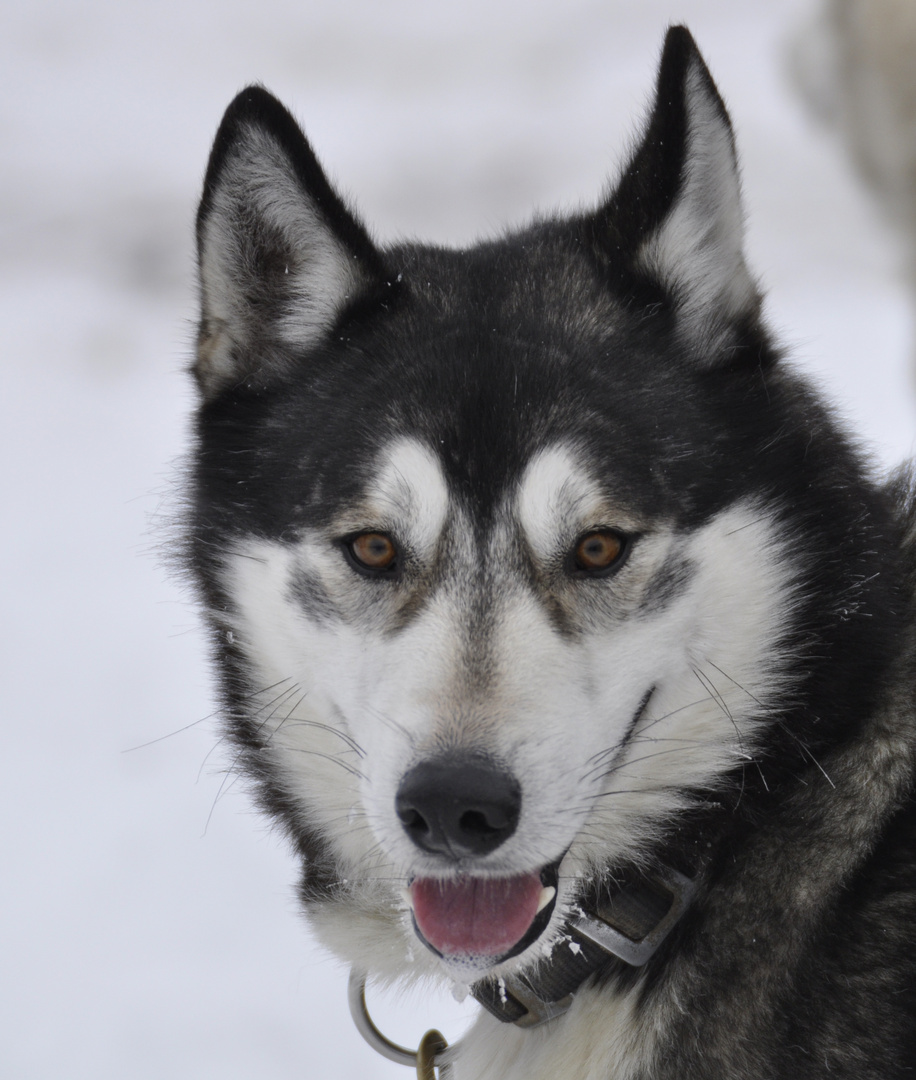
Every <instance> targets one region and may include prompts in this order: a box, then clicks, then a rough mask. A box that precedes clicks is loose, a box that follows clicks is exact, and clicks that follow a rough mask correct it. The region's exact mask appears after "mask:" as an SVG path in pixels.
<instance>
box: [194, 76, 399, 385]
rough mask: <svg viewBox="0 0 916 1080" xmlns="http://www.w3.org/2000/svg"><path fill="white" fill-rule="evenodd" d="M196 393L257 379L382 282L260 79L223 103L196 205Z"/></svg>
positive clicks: (355, 228)
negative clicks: (198, 312)
mask: <svg viewBox="0 0 916 1080" xmlns="http://www.w3.org/2000/svg"><path fill="white" fill-rule="evenodd" d="M197 250H198V268H199V274H200V304H201V315H200V330H199V339H198V350H197V361H196V363H195V365H194V373H195V375H196V377H197V381H198V384H199V385H200V388H201V391H202V393H203V395H204V397H205V398H211V397H213V396H214V395H216V394H217V393H218V392H219V391H220V390H222V389H224V388H226V387H229V386H234V385H239V384H240V383H246V384H248V385H255V386H257V385H265V384H267V383H269V382H270V381H271V380H272V379H273V378H275V377H276V376H278V375H280V374H282V372H283V371H284V369H285V368H286V367H288V366H289V365H290V363H291V362H292V360H293V359H294V357H295V356H296V355H299V354H301V353H302V352H303V351H304V350H308V349H309V348H311V347H313V346H315V345H316V344H319V343H320V342H321V341H322V340H323V339H324V338H325V337H326V336H327V335H328V334H329V333H330V332H331V330H332V329H333V328H334V325H335V324H336V322H337V321H338V319H339V317H340V315H341V313H342V312H343V311H344V309H345V308H347V307H349V306H350V305H352V304H354V303H356V302H357V301H359V300H361V299H364V298H365V297H366V296H367V295H368V294H369V293H371V292H372V291H374V290H376V289H379V288H381V287H384V277H385V275H384V270H383V267H382V263H381V258H380V256H379V254H378V252H377V251H376V249H375V247H374V246H373V244H372V241H371V240H370V239H369V236H368V234H367V233H366V230H365V229H364V228H363V226H362V224H361V223H360V222H359V221H358V220H357V218H356V217H355V216H354V215H353V214H352V213H351V212H350V211H349V210H348V209H347V207H346V206H345V205H344V203H343V201H342V200H341V198H340V197H339V196H338V195H337V194H336V192H335V191H334V190H333V188H332V187H331V185H330V184H329V183H328V180H327V178H326V177H325V175H324V173H323V172H322V170H321V166H320V165H319V164H318V161H317V160H316V158H315V155H314V154H313V152H312V149H311V147H310V146H309V144H308V142H307V140H306V138H305V136H304V135H303V134H302V131H301V129H300V128H299V126H298V124H297V123H296V121H295V120H294V119H293V118H292V116H291V115H290V114H289V113H288V112H287V110H286V109H285V108H284V107H283V106H282V105H281V104H280V102H279V101H277V99H276V98H275V97H273V96H272V95H271V94H269V93H268V92H267V91H266V90H264V89H263V88H262V87H260V86H251V87H249V88H248V89H247V90H243V91H242V93H240V94H239V95H238V97H237V98H236V99H235V100H234V101H233V102H232V104H231V105H230V106H229V108H228V109H227V110H226V115H225V116H224V117H223V121H222V123H221V124H220V127H219V131H218V132H217V134H216V140H215V142H214V144H213V150H212V152H211V154H210V161H209V164H208V166H207V174H206V178H205V180H204V193H203V198H202V199H201V203H200V210H199V211H198V215H197Z"/></svg>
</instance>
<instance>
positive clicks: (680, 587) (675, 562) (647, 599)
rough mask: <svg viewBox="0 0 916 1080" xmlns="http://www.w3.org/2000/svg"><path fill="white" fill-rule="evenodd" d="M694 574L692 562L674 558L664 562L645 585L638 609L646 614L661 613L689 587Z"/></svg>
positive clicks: (694, 569)
mask: <svg viewBox="0 0 916 1080" xmlns="http://www.w3.org/2000/svg"><path fill="white" fill-rule="evenodd" d="M695 572H696V565H695V564H694V562H693V560H691V559H688V558H685V557H674V558H672V559H668V560H666V562H665V563H664V564H663V565H662V566H660V567H659V569H658V570H657V571H656V573H655V574H653V576H652V577H651V578H650V579H649V581H648V582H647V583H646V591H645V592H644V593H643V597H642V602H641V604H640V609H641V611H642V612H645V613H646V614H655V613H656V612H660V611H663V610H664V609H665V608H666V607H668V606H669V605H670V604H672V603H673V602H674V601H675V600H677V598H678V597H679V596H681V595H682V594H683V593H684V592H686V590H687V589H688V588H689V587H690V582H691V580H692V579H693V576H694V574H695Z"/></svg>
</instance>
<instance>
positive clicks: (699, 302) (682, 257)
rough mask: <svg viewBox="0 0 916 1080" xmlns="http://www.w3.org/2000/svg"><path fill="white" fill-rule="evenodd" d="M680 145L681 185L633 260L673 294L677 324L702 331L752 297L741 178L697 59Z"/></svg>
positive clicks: (698, 335) (692, 331) (727, 317)
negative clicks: (683, 143) (684, 145)
mask: <svg viewBox="0 0 916 1080" xmlns="http://www.w3.org/2000/svg"><path fill="white" fill-rule="evenodd" d="M685 100H686V108H687V149H686V160H685V175H684V178H683V186H682V188H681V191H680V192H679V194H678V197H677V200H676V202H675V203H674V206H673V207H672V209H671V211H670V213H669V214H668V216H667V218H666V219H665V220H664V222H663V223H662V224H661V225H660V226H659V228H658V229H657V230H656V232H655V233H654V235H653V236H651V237H650V238H649V239H648V240H647V241H646V242H645V243H644V245H643V247H642V249H641V251H640V253H639V262H640V263H641V264H642V265H643V266H644V267H645V268H646V269H648V270H649V271H650V272H653V273H655V274H657V275H658V277H659V278H660V280H661V281H662V283H663V284H664V285H665V286H667V287H668V288H670V289H672V290H673V292H674V294H675V296H676V297H677V299H678V303H679V309H680V319H681V326H682V328H683V330H684V331H685V333H686V334H687V335H688V336H689V337H693V338H701V339H702V338H704V337H707V336H708V335H709V333H710V331H711V329H712V328H711V327H710V325H709V323H710V322H711V321H712V322H713V323H721V322H726V321H728V320H731V319H734V318H735V317H737V316H739V315H741V314H742V313H743V312H745V311H747V310H749V309H750V308H751V307H752V306H753V305H754V303H755V302H756V297H757V292H756V288H755V285H754V281H753V279H752V277H751V275H750V273H749V272H748V269H747V266H746V264H745V261H744V254H743V244H744V217H743V210H742V205H741V185H740V181H739V177H738V163H737V159H736V157H735V149H734V143H733V141H732V134H731V131H730V129H729V126H728V124H727V122H726V120H725V119H724V118H723V116H722V114H721V112H720V109H719V106H718V103H717V102H716V101H715V99H714V98H713V97H712V96H711V95H710V93H709V91H708V88H707V86H706V83H705V80H704V78H703V74H702V72H701V70H700V68H699V66H698V64H697V63H694V64H692V65H691V68H690V70H689V71H688V73H687V79H686V86H685Z"/></svg>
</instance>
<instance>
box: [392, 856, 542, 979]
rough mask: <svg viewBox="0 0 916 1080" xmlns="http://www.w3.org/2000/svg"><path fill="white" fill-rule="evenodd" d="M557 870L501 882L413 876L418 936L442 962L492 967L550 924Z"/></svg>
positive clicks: (411, 896)
mask: <svg viewBox="0 0 916 1080" xmlns="http://www.w3.org/2000/svg"><path fill="white" fill-rule="evenodd" d="M557 866H558V864H557V863H555V864H553V865H551V866H547V867H544V868H543V869H541V870H535V871H531V872H530V873H527V874H516V875H515V876H513V877H503V878H484V877H471V876H468V877H458V878H451V879H446V880H441V879H438V878H415V879H414V880H413V881H412V882H411V884H410V888H409V890H408V893H409V900H410V906H411V911H412V914H413V923H414V929H415V930H416V932H417V936H418V937H419V938H420V939H421V941H423V943H424V944H425V945H426V946H427V947H428V948H430V949H432V951H433V952H434V953H436V954H437V955H439V956H442V957H444V958H446V959H461V960H465V959H470V958H480V959H485V960H486V962H487V964H488V965H493V964H497V963H500V962H501V961H503V960H508V959H509V958H510V957H512V956H517V955H518V954H519V953H521V952H524V950H525V949H527V948H528V946H529V945H531V944H532V943H533V942H534V941H536V940H537V939H538V938H539V937H540V935H541V934H542V933H543V932H544V930H545V929H546V927H547V924H548V923H549V922H550V916H551V915H552V914H553V909H554V907H555V905H556V896H557Z"/></svg>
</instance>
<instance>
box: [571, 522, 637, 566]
mask: <svg viewBox="0 0 916 1080" xmlns="http://www.w3.org/2000/svg"><path fill="white" fill-rule="evenodd" d="M626 546H627V545H626V538H625V537H624V536H623V535H622V534H621V533H619V532H615V531H614V530H613V529H595V530H594V532H588V533H586V534H585V535H584V536H582V537H580V538H579V540H578V541H577V542H576V546H575V548H574V549H573V565H574V566H575V568H576V569H577V570H582V571H585V572H586V573H591V574H595V573H600V572H601V571H602V570H610V569H611V567H613V566H616V565H617V563H619V562H620V560H621V559H622V558H623V556H624V554H625V552H626Z"/></svg>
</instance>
